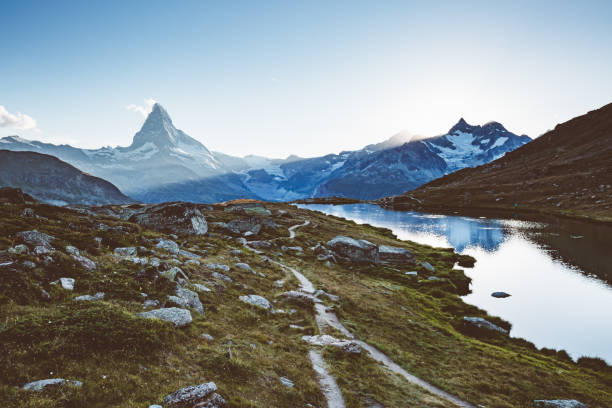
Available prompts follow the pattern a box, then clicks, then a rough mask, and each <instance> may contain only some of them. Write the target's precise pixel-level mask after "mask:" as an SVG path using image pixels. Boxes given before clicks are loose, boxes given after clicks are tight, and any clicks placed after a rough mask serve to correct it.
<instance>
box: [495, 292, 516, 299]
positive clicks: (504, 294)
mask: <svg viewBox="0 0 612 408" xmlns="http://www.w3.org/2000/svg"><path fill="white" fill-rule="evenodd" d="M491 296H493V297H494V298H507V297H510V296H512V295H510V294H509V293H506V292H493V293H491Z"/></svg>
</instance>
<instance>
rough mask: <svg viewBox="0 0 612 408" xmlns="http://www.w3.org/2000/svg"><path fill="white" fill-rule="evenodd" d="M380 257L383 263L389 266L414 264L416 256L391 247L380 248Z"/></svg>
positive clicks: (404, 250) (405, 250)
mask: <svg viewBox="0 0 612 408" xmlns="http://www.w3.org/2000/svg"><path fill="white" fill-rule="evenodd" d="M378 257H379V259H380V262H381V263H389V264H406V263H408V264H414V255H413V254H412V252H410V251H408V250H407V249H404V248H399V247H393V246H389V245H380V246H379V247H378Z"/></svg>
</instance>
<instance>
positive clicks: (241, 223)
mask: <svg viewBox="0 0 612 408" xmlns="http://www.w3.org/2000/svg"><path fill="white" fill-rule="evenodd" d="M261 228H262V220H261V218H259V217H245V218H238V219H235V220H232V221H230V222H228V223H227V229H228V230H230V231H231V232H233V233H234V234H242V235H257V234H259V231H261Z"/></svg>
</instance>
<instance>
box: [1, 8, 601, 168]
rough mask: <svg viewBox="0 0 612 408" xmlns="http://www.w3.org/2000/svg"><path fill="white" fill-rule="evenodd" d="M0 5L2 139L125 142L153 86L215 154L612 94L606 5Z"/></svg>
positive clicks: (279, 153)
mask: <svg viewBox="0 0 612 408" xmlns="http://www.w3.org/2000/svg"><path fill="white" fill-rule="evenodd" d="M0 3H1V4H0V10H1V12H0V35H1V38H2V41H1V43H0V44H1V45H0V56H1V59H0V136H6V135H12V134H18V135H21V136H23V137H27V138H33V139H39V140H45V141H52V142H56V143H70V144H73V145H76V146H81V147H92V148H93V147H99V146H105V145H112V146H115V145H123V146H125V145H128V144H130V143H131V139H132V136H133V134H134V133H135V132H136V131H137V130H138V128H139V127H140V125H141V124H142V121H143V117H142V115H141V114H140V113H138V112H136V111H134V110H129V109H127V106H129V105H131V104H136V105H141V106H144V105H145V102H144V100H145V99H147V98H153V99H154V100H156V101H158V102H160V103H161V104H162V105H163V106H164V107H165V108H166V109H167V110H168V112H169V113H170V115H171V116H172V118H173V121H174V124H175V125H176V126H177V127H178V128H180V129H182V130H184V131H186V132H187V133H188V134H190V135H191V136H193V137H195V138H196V139H198V140H200V141H201V142H203V143H204V144H205V145H206V146H207V147H209V148H210V149H212V150H216V151H222V152H225V153H229V154H236V155H245V154H249V153H253V154H259V155H266V156H272V157H284V156H287V155H288V154H291V153H293V154H298V155H301V156H313V155H319V154H325V153H330V152H338V151H340V150H344V149H356V148H361V147H363V146H364V145H366V144H369V143H373V142H377V141H381V140H383V139H386V138H388V137H390V136H392V135H393V134H394V133H396V132H398V131H400V130H408V131H410V132H412V133H416V134H423V135H428V136H430V135H436V134H441V133H444V132H445V131H446V130H448V128H450V127H451V126H452V125H453V124H454V123H455V122H456V121H457V120H458V119H459V117H464V118H465V119H466V120H467V121H468V122H470V123H475V124H476V123H484V122H487V121H490V120H497V121H500V122H502V123H503V124H504V125H505V126H506V127H507V128H508V129H509V130H511V131H513V132H515V133H519V134H522V133H526V134H529V135H530V136H537V135H539V134H541V133H543V132H544V131H546V130H547V129H550V128H553V127H554V126H555V124H556V123H559V122H563V121H565V120H568V119H570V118H571V117H574V116H577V115H579V114H583V113H585V112H587V111H588V110H591V109H595V108H597V107H600V106H602V105H605V104H607V103H610V102H612V41H611V40H610V39H611V38H612V24H610V21H612V2H610V1H602V2H595V1H585V2H563V1H554V2H552V1H551V2H546V1H512V2H503V1H499V2H490V1H487V2H484V1H483V2H472V1H465V2H443V1H427V2H425V1H421V2H410V1H398V2H393V1H367V2H360V1H346V2H342V1H321V2H318V1H307V2H287V1H278V2H267V1H245V2H240V1H220V2H212V1H211V2H206V1H177V2H167V1H151V0H149V1H72V2H67V1H53V2H51V1H27V0H23V1H7V0H0ZM19 113H21V116H20V115H19ZM23 115H27V116H23ZM3 118H4V119H3ZM33 122H35V123H36V126H35V127H33Z"/></svg>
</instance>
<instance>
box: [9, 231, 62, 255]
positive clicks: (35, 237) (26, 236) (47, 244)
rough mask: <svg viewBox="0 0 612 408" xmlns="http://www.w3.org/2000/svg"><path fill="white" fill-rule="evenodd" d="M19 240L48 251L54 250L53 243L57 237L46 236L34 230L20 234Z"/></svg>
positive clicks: (18, 235)
mask: <svg viewBox="0 0 612 408" xmlns="http://www.w3.org/2000/svg"><path fill="white" fill-rule="evenodd" d="M17 239H19V240H20V241H22V242H25V243H26V244H28V245H31V246H34V247H36V246H42V247H44V248H46V249H49V250H52V249H53V247H52V246H51V243H52V242H53V241H54V240H55V237H53V236H51V235H48V234H45V233H44V232H39V231H37V230H32V231H22V232H18V233H17Z"/></svg>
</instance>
